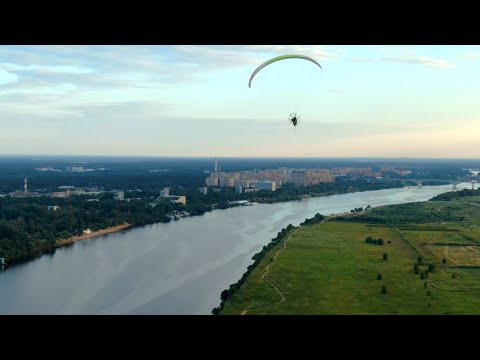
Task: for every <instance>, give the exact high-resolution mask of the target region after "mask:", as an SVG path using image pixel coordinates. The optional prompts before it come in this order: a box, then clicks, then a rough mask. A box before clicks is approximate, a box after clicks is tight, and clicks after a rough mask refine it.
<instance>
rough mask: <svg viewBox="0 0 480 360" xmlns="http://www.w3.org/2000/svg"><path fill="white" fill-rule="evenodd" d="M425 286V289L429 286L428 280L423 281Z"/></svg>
mask: <svg viewBox="0 0 480 360" xmlns="http://www.w3.org/2000/svg"><path fill="white" fill-rule="evenodd" d="M423 287H424V288H425V289H426V288H428V283H427V282H426V281H425V282H424V283H423Z"/></svg>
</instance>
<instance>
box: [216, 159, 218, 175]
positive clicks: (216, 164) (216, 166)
mask: <svg viewBox="0 0 480 360" xmlns="http://www.w3.org/2000/svg"><path fill="white" fill-rule="evenodd" d="M215 172H218V159H217V158H215Z"/></svg>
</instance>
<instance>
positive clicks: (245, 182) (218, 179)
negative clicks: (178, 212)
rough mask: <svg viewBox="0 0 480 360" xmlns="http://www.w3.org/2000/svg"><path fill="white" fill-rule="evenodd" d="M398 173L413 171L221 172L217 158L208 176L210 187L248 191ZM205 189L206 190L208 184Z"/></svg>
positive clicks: (408, 173)
mask: <svg viewBox="0 0 480 360" xmlns="http://www.w3.org/2000/svg"><path fill="white" fill-rule="evenodd" d="M385 172H388V173H395V174H397V175H398V176H406V175H410V174H411V173H412V172H411V171H410V170H405V169H396V168H394V167H382V168H380V169H379V170H378V171H374V170H373V169H372V168H371V167H340V168H333V169H302V168H300V169H289V168H286V167H282V168H279V169H267V170H261V169H254V170H252V171H238V172H221V171H220V161H219V160H218V159H215V170H214V171H213V172H211V173H210V176H208V177H207V178H206V179H205V184H206V185H207V187H215V188H216V189H215V190H216V191H219V188H222V187H230V188H235V192H236V193H239V194H241V193H248V192H253V191H258V190H269V191H275V190H276V189H278V188H280V187H281V186H282V185H283V184H293V185H294V186H309V185H316V184H320V183H335V182H339V181H350V180H356V179H364V180H367V181H368V180H370V181H372V180H382V179H383V176H382V174H383V173H385ZM203 191H205V192H206V191H207V189H206V188H205V189H204V190H203Z"/></svg>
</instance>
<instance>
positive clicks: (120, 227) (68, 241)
mask: <svg viewBox="0 0 480 360" xmlns="http://www.w3.org/2000/svg"><path fill="white" fill-rule="evenodd" d="M131 226H132V225H131V224H127V223H125V224H122V225H117V226H113V227H110V228H108V229H101V230H98V231H92V232H91V233H90V234H83V235H80V236H72V237H71V238H68V239H64V240H59V241H58V246H62V245H66V244H71V243H74V242H76V241H80V240H85V239H90V238H93V237H96V236H100V235H105V234H110V233H113V232H116V231H120V230H123V229H126V228H129V227H131Z"/></svg>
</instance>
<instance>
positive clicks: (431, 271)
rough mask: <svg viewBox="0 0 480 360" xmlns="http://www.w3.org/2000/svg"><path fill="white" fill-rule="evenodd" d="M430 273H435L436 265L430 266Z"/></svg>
mask: <svg viewBox="0 0 480 360" xmlns="http://www.w3.org/2000/svg"><path fill="white" fill-rule="evenodd" d="M428 272H430V273H433V272H435V265H433V264H429V265H428Z"/></svg>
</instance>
